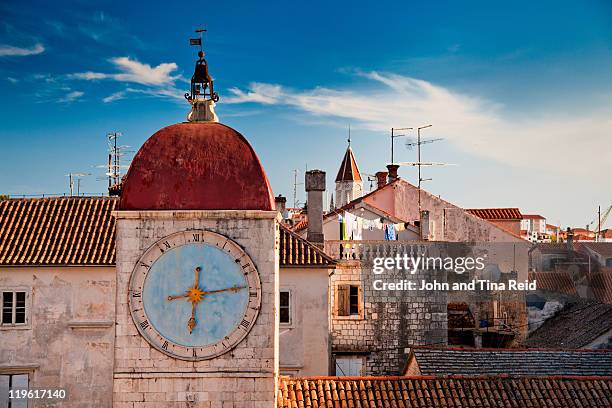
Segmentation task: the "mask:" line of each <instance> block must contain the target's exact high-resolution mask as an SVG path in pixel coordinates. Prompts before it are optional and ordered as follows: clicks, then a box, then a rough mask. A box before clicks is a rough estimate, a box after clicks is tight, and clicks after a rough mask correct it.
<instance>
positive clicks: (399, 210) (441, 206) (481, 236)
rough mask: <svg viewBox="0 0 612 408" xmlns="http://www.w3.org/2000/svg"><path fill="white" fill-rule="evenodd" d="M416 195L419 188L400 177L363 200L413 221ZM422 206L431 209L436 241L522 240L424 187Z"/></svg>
mask: <svg viewBox="0 0 612 408" xmlns="http://www.w3.org/2000/svg"><path fill="white" fill-rule="evenodd" d="M418 197H419V190H418V189H417V188H416V187H415V186H413V185H412V184H409V183H408V182H405V181H403V180H400V181H398V182H395V183H394V184H393V185H392V186H391V187H386V188H385V189H383V190H381V191H379V192H378V193H377V194H372V195H370V196H368V197H366V198H364V201H365V202H366V203H369V204H372V205H374V206H376V207H378V208H380V209H382V210H384V211H386V212H388V213H389V214H393V215H395V216H397V217H398V218H401V219H405V220H408V221H413V220H418V219H419V218H420V217H419V206H418V201H419V198H418ZM421 208H422V209H423V210H429V212H430V213H429V219H430V222H431V226H432V228H431V231H430V232H431V234H432V240H435V241H480V242H490V241H502V242H521V241H523V240H522V239H521V238H520V237H515V236H513V235H511V234H509V233H507V232H506V231H504V230H502V229H501V228H499V227H498V226H496V225H493V224H492V223H490V222H488V221H486V220H483V219H482V218H479V217H476V216H475V215H472V214H469V213H467V212H465V211H464V210H462V209H461V208H459V207H457V206H456V205H454V204H451V203H449V202H448V201H445V200H442V199H441V198H439V197H436V196H434V195H433V194H430V193H428V192H427V191H425V190H421Z"/></svg>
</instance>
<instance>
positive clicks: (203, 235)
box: [128, 230, 261, 361]
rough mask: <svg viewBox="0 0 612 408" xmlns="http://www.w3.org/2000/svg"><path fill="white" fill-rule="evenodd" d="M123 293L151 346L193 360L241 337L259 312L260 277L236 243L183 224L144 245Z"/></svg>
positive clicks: (221, 350)
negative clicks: (185, 226) (166, 235)
mask: <svg viewBox="0 0 612 408" xmlns="http://www.w3.org/2000/svg"><path fill="white" fill-rule="evenodd" d="M128 296H129V307H130V311H131V313H132V319H134V323H135V324H136V327H137V328H138V331H139V332H140V334H141V335H142V336H143V337H144V338H145V339H146V340H147V341H148V342H149V343H150V344H151V345H152V346H153V347H155V348H156V349H158V350H159V351H161V352H162V353H165V354H167V355H169V356H172V357H175V358H179V359H182V360H191V361H195V360H205V359H209V358H213V357H217V356H219V355H221V354H223V353H226V352H228V351H229V350H231V349H232V348H234V347H235V346H236V345H237V344H238V343H240V341H242V339H244V338H245V337H246V335H247V334H248V333H249V331H250V330H251V327H252V326H253V325H254V324H255V320H256V319H257V315H258V313H259V308H260V305H261V283H260V280H259V274H258V272H257V269H256V268H255V265H254V263H253V261H252V260H251V258H250V257H249V256H248V255H247V254H246V253H245V252H244V251H243V250H242V248H241V247H240V246H239V245H238V244H237V243H235V242H234V241H232V240H231V239H229V238H227V237H225V236H223V235H219V234H216V233H213V232H210V231H204V230H189V231H183V232H178V233H175V234H172V235H170V236H168V237H165V238H162V239H161V240H159V241H158V242H156V243H155V244H153V245H152V246H151V247H150V248H149V249H147V251H146V252H145V253H144V254H143V255H142V256H141V258H140V259H139V261H138V262H137V264H136V266H135V267H134V270H133V272H132V276H131V278H130V284H129V292H128Z"/></svg>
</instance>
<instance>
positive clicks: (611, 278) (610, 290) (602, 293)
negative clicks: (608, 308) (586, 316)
mask: <svg viewBox="0 0 612 408" xmlns="http://www.w3.org/2000/svg"><path fill="white" fill-rule="evenodd" d="M589 286H590V287H591V289H592V290H593V296H594V297H595V299H597V300H598V301H600V302H602V303H607V304H612V268H602V271H601V272H597V273H594V274H593V275H592V276H591V278H590V285H589Z"/></svg>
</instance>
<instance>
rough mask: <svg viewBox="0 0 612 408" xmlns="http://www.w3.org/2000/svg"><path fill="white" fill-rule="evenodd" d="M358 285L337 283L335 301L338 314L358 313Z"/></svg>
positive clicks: (350, 314) (353, 314) (351, 314)
mask: <svg viewBox="0 0 612 408" xmlns="http://www.w3.org/2000/svg"><path fill="white" fill-rule="evenodd" d="M359 297H360V296H359V285H338V290H337V292H336V298H337V300H336V302H337V310H338V316H355V315H359V312H360V307H359V304H360V302H359Z"/></svg>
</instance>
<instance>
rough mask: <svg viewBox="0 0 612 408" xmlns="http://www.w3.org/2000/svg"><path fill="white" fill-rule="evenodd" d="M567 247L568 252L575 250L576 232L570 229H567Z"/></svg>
mask: <svg viewBox="0 0 612 408" xmlns="http://www.w3.org/2000/svg"><path fill="white" fill-rule="evenodd" d="M565 245H566V247H567V252H571V251H573V250H574V232H573V231H572V230H571V229H570V227H567V240H566V242H565Z"/></svg>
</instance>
